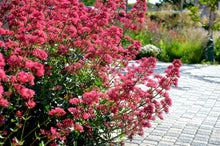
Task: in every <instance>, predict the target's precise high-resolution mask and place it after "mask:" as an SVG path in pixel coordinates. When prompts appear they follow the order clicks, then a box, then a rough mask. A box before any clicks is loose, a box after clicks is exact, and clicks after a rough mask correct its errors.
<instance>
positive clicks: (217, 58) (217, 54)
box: [214, 37, 220, 63]
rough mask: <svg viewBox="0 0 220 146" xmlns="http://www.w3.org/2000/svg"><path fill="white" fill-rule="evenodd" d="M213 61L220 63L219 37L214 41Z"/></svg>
mask: <svg viewBox="0 0 220 146" xmlns="http://www.w3.org/2000/svg"><path fill="white" fill-rule="evenodd" d="M214 46H215V61H217V62H218V63H220V37H219V38H218V39H217V41H216V42H215V45H214Z"/></svg>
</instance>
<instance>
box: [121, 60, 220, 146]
mask: <svg viewBox="0 0 220 146" xmlns="http://www.w3.org/2000/svg"><path fill="white" fill-rule="evenodd" d="M167 65H169V63H163V62H159V63H158V64H157V69H156V70H155V72H156V73H160V74H161V73H163V71H164V69H166V67H167ZM180 75H181V78H180V79H179V87H178V88H174V87H173V88H172V89H171V91H170V97H171V98H172V99H173V106H172V107H170V113H169V114H167V115H165V116H164V120H163V121H161V120H158V119H157V120H156V121H155V122H154V123H153V122H152V128H146V129H145V130H144V136H143V137H140V136H136V137H135V138H134V140H133V141H131V142H130V141H126V143H125V146H172V145H179V146H186V145H187V146H188V145H190V146H191V145H192V146H206V145H208V146H216V145H218V146H220V66H219V65H218V66H216V65H183V66H182V67H181V73H180Z"/></svg>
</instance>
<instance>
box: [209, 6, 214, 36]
mask: <svg viewBox="0 0 220 146" xmlns="http://www.w3.org/2000/svg"><path fill="white" fill-rule="evenodd" d="M214 20H215V8H211V9H210V15H209V26H208V37H209V39H213V27H214Z"/></svg>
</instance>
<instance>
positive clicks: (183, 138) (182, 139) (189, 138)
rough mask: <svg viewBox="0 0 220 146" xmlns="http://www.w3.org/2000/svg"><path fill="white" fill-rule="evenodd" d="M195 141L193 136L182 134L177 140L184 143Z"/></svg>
mask: <svg viewBox="0 0 220 146" xmlns="http://www.w3.org/2000/svg"><path fill="white" fill-rule="evenodd" d="M192 141H193V138H192V137H184V136H180V137H179V138H178V139H177V141H176V142H183V143H189V144H190V143H191V142H192Z"/></svg>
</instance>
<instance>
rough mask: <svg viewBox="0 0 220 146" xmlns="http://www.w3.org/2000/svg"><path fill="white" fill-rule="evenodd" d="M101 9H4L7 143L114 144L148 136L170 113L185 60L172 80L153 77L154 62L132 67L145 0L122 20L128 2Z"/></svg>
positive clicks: (35, 1)
mask: <svg viewBox="0 0 220 146" xmlns="http://www.w3.org/2000/svg"><path fill="white" fill-rule="evenodd" d="M95 7H96V9H90V8H85V7H84V4H82V3H78V2H77V1H75V0H62V1H61V0H49V1H45V0H20V1H19V0H3V1H2V2H1V3H0V10H1V11H0V19H1V21H0V35H1V40H0V48H1V53H0V82H1V84H0V112H1V115H0V135H1V139H0V142H1V144H4V145H10V144H11V145H48V144H50V145H93V144H96V145H100V144H103V143H111V142H113V140H114V139H115V138H116V137H122V136H123V135H124V134H126V135H128V136H129V138H131V139H132V137H133V136H134V135H135V134H139V135H143V128H144V127H151V124H150V121H151V120H155V119H156V117H159V118H160V119H163V116H162V114H163V112H166V113H168V111H169V110H168V108H169V106H171V105H172V100H171V98H170V97H169V94H168V90H169V89H170V86H171V85H175V86H177V78H178V77H179V67H180V66H181V62H180V61H179V60H176V61H174V62H173V65H170V66H168V69H167V70H166V71H165V72H166V76H160V75H154V76H153V77H150V75H152V74H153V69H154V68H155V66H156V59H155V58H152V57H150V58H142V59H141V60H138V61H137V63H138V64H139V65H138V66H135V65H133V68H129V67H128V63H129V61H130V60H132V59H133V58H134V57H135V55H136V54H137V52H138V50H139V49H140V47H141V43H140V42H139V41H134V40H132V39H131V38H130V37H129V36H126V35H124V34H125V32H126V31H127V30H135V29H136V28H137V27H136V25H135V24H133V22H134V20H135V19H136V20H138V21H140V22H141V21H142V18H143V17H144V11H146V2H145V0H137V3H136V4H134V6H133V9H132V10H131V13H128V14H125V13H124V11H120V14H123V17H121V16H119V15H118V13H117V10H119V9H122V10H123V9H125V2H124V0H117V1H116V0H115V1H114V0H112V1H105V0H98V1H97V3H96V5H95ZM118 21H120V26H121V27H116V24H118ZM125 46H126V47H125ZM125 69H127V70H128V72H127V73H126V74H121V71H124V70H125ZM139 84H144V85H145V86H146V89H141V88H139V87H138V86H137V85H139ZM115 131H117V136H115V137H114V136H113V135H112V133H113V132H115Z"/></svg>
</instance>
